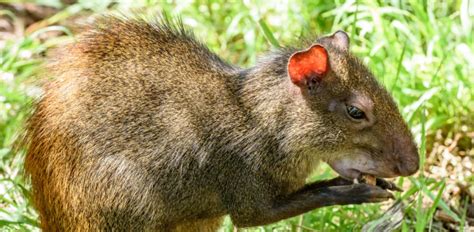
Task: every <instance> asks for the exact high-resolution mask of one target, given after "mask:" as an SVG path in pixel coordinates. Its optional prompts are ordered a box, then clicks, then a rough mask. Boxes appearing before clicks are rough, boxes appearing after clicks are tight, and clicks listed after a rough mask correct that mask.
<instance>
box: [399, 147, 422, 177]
mask: <svg viewBox="0 0 474 232" xmlns="http://www.w3.org/2000/svg"><path fill="white" fill-rule="evenodd" d="M419 166H420V159H419V155H418V151H417V148H416V147H415V146H413V147H411V148H410V149H409V150H408V151H405V152H404V153H403V154H402V155H399V156H398V162H397V169H398V173H399V174H400V176H411V175H413V174H415V173H416V172H417V171H418V169H419V168H420V167H419Z"/></svg>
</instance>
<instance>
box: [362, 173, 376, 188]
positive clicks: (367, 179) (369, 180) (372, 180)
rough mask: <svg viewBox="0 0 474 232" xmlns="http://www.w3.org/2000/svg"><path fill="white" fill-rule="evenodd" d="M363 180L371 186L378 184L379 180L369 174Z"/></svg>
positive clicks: (363, 176)
mask: <svg viewBox="0 0 474 232" xmlns="http://www.w3.org/2000/svg"><path fill="white" fill-rule="evenodd" d="M362 180H364V182H365V183H366V184H370V185H375V184H376V183H377V179H376V178H375V176H372V175H368V174H365V175H362Z"/></svg>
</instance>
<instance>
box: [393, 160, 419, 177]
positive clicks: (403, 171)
mask: <svg viewBox="0 0 474 232" xmlns="http://www.w3.org/2000/svg"><path fill="white" fill-rule="evenodd" d="M418 166H419V164H418V162H401V163H399V164H398V165H397V168H398V172H399V173H400V175H401V176H411V175H413V174H415V173H416V172H417V171H418V168H419V167H418Z"/></svg>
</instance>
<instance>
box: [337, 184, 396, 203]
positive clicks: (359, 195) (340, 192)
mask: <svg viewBox="0 0 474 232" xmlns="http://www.w3.org/2000/svg"><path fill="white" fill-rule="evenodd" d="M329 189H331V191H334V192H333V193H334V195H333V197H334V200H335V201H336V202H337V203H336V204H362V203H377V202H382V201H386V200H389V199H394V197H393V195H392V193H390V192H388V191H387V190H385V189H382V188H380V187H378V186H374V185H368V184H353V185H344V186H333V187H329Z"/></svg>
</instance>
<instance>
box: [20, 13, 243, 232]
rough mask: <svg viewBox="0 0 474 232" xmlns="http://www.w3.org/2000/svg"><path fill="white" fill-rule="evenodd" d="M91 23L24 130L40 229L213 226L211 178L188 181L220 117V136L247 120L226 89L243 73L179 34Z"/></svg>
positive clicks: (125, 22) (61, 56) (178, 30)
mask: <svg viewBox="0 0 474 232" xmlns="http://www.w3.org/2000/svg"><path fill="white" fill-rule="evenodd" d="M96 25H97V26H94V28H90V29H88V31H87V32H86V33H84V34H83V35H81V36H80V37H79V39H78V41H77V42H75V43H73V44H71V45H69V46H67V47H66V48H64V49H62V50H60V51H59V52H58V56H57V57H58V59H57V60H55V61H53V62H52V63H51V64H50V66H49V68H48V69H47V73H46V74H47V75H48V76H51V77H52V78H53V79H52V80H51V81H50V82H49V83H47V84H46V85H45V86H44V91H45V93H44V96H43V97H42V98H41V99H40V100H39V102H38V103H37V105H36V110H35V111H34V112H33V114H32V117H31V118H30V120H29V123H28V128H27V133H26V141H27V143H28V152H27V156H26V161H25V168H26V171H27V173H28V174H30V175H31V179H32V185H33V198H34V199H33V200H34V202H35V205H36V206H37V208H38V209H39V212H40V219H41V223H42V227H43V228H44V229H45V230H93V229H107V227H108V226H114V227H115V228H116V229H117V228H119V229H123V230H138V229H155V230H156V229H157V230H165V229H170V227H174V226H176V225H174V224H173V223H175V222H176V221H179V220H180V218H187V219H189V218H193V217H194V216H193V214H196V215H195V217H196V219H198V218H209V217H211V218H212V217H214V216H215V217H216V220H219V219H218V218H219V217H220V216H222V215H223V214H225V211H224V209H223V208H222V206H221V205H222V204H221V203H220V202H219V198H218V196H214V195H215V190H214V189H212V186H213V185H212V183H205V182H206V181H212V180H206V179H205V178H204V179H201V180H198V181H196V180H195V176H202V175H199V173H198V172H202V171H203V170H205V168H202V166H203V165H205V164H202V157H206V156H207V155H209V154H206V152H208V151H204V150H203V149H202V146H203V144H206V143H208V142H209V141H212V140H208V138H205V137H204V138H203V136H202V134H203V133H206V130H207V129H205V128H208V127H207V126H206V124H209V126H211V124H212V122H213V121H217V120H212V119H213V118H215V117H219V119H220V120H219V122H224V123H222V124H221V125H212V126H214V127H216V128H220V130H221V131H225V127H227V126H230V125H231V124H233V123H238V121H239V120H242V119H241V115H240V114H239V109H238V108H236V107H233V106H235V105H238V104H236V103H237V101H238V99H235V96H234V94H233V92H232V89H233V88H234V87H233V86H229V83H231V82H233V81H234V80H231V81H229V79H232V78H237V77H236V75H237V72H238V70H237V69H235V68H233V67H231V66H228V65H227V64H225V63H224V62H223V61H221V60H220V59H219V58H218V57H217V56H216V55H214V54H213V53H211V52H210V51H209V50H208V49H207V48H205V47H204V46H202V45H201V44H200V43H199V42H196V41H195V40H194V39H193V37H192V35H191V34H190V33H188V32H186V31H185V30H184V29H182V27H180V26H173V25H172V24H169V23H168V24H166V23H159V22H157V23H146V22H145V21H143V20H130V19H119V18H107V19H106V20H105V19H99V20H98V22H97V23H96ZM225 122H228V123H225ZM214 134H219V133H214ZM180 190H182V191H180ZM190 190H191V191H190ZM170 193H172V194H170ZM176 193H178V194H176ZM189 194H194V195H193V196H196V195H203V196H206V198H205V199H195V198H194V197H193V196H191V195H189ZM194 201H200V203H199V204H194V203H193V202H194ZM203 201H207V202H203ZM186 205H201V206H202V207H204V208H202V209H199V208H193V209H188V208H186ZM202 212H206V214H209V215H198V214H200V213H202ZM216 220H212V219H211V220H208V221H206V222H203V223H202V226H203V227H202V228H207V226H211V227H216V226H218V223H216ZM187 223H191V224H193V223H194V224H199V222H197V221H196V222H193V221H191V222H187ZM96 225H103V228H96V227H95V226H96Z"/></svg>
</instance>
